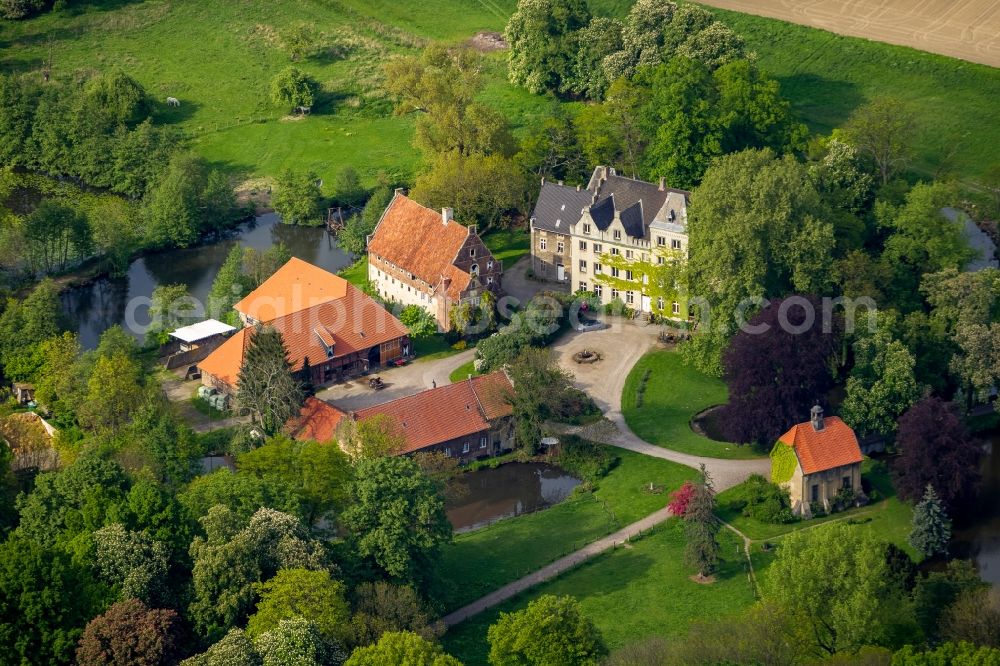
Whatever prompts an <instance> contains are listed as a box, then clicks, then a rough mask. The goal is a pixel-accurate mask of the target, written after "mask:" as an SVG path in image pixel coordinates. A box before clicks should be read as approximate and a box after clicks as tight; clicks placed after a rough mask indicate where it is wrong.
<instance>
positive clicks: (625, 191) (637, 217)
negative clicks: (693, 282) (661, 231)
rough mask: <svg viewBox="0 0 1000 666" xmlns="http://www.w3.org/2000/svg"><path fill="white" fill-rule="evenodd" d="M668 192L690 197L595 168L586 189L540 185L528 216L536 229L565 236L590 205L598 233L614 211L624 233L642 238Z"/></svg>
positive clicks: (682, 192)
mask: <svg viewBox="0 0 1000 666" xmlns="http://www.w3.org/2000/svg"><path fill="white" fill-rule="evenodd" d="M671 192H677V193H680V194H683V195H685V196H687V195H688V194H689V193H688V192H685V191H684V190H676V189H672V188H664V189H663V190H661V189H660V187H659V185H658V184H655V183H647V182H645V181H641V180H635V179H634V178H626V177H625V176H619V175H617V174H615V173H612V171H611V170H610V169H607V170H606V169H605V168H604V167H597V168H596V169H594V173H593V175H592V176H591V177H590V182H589V183H588V184H587V187H586V189H580V190H577V189H576V188H575V187H569V186H566V185H559V184H557V183H549V182H545V183H542V189H541V191H540V192H539V193H538V201H537V202H536V203H535V210H534V211H533V212H532V214H531V216H532V218H533V224H534V226H535V228H537V229H544V230H546V231H555V232H557V233H564V234H565V233H569V225H570V224H573V223H575V222H577V221H579V219H580V216H581V212H582V210H583V209H584V208H585V207H587V206H590V216H591V217H592V218H593V219H594V223H595V224H596V225H597V228H598V229H600V230H601V231H604V230H606V229H607V228H608V226H609V225H610V224H611V221H612V220H613V219H614V216H615V211H616V210H617V211H619V217H620V218H621V221H622V225H623V226H624V227H625V233H626V234H628V235H629V236H631V237H633V238H643V237H645V236H646V229H647V227H649V225H650V223H651V222H652V221H653V220H654V219H655V218H656V214H657V213H658V212H659V211H660V209H661V208H662V207H663V204H664V203H665V202H666V200H667V196H668V195H669V194H670V193H671ZM595 194H596V195H597V196H596V202H595V201H594V195H595ZM592 202H593V204H592Z"/></svg>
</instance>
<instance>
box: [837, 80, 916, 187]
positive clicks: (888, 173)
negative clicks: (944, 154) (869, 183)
mask: <svg viewBox="0 0 1000 666" xmlns="http://www.w3.org/2000/svg"><path fill="white" fill-rule="evenodd" d="M916 134H917V120H916V115H915V114H914V113H913V110H912V109H911V108H910V107H909V106H907V105H906V103H905V102H903V101H901V100H898V99H894V98H891V97H879V98H877V99H874V100H872V101H871V102H869V103H867V104H865V105H864V106H861V107H859V108H858V109H856V110H855V111H854V113H852V114H851V117H850V118H848V120H847V124H846V125H845V126H844V137H845V138H846V139H847V141H848V143H851V144H853V145H855V146H857V147H858V149H859V150H861V152H863V153H864V154H866V155H868V157H869V158H871V160H872V161H873V162H874V163H875V167H876V169H877V171H878V175H879V181H880V183H881V184H882V185H883V186H884V185H885V184H887V183H888V182H889V181H890V180H892V179H893V178H894V177H895V176H896V175H897V174H898V173H899V172H900V171H902V170H903V169H905V168H906V167H907V166H908V165H909V161H910V158H911V156H912V150H913V140H914V138H915V137H916Z"/></svg>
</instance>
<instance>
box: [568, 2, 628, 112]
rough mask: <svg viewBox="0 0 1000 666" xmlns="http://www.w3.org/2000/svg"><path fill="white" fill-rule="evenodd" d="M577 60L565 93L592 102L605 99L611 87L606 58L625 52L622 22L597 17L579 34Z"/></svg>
mask: <svg viewBox="0 0 1000 666" xmlns="http://www.w3.org/2000/svg"><path fill="white" fill-rule="evenodd" d="M576 40H577V48H576V57H575V58H574V59H573V62H572V65H571V67H570V71H569V75H568V76H567V77H566V81H565V82H564V83H563V88H564V90H565V92H569V93H571V94H573V95H578V96H581V97H587V98H589V99H592V100H600V99H601V98H602V97H604V91H605V90H607V88H608V86H609V85H610V84H611V80H609V78H608V75H607V72H606V71H605V69H604V59H605V58H607V57H608V56H611V55H613V54H615V53H618V52H619V51H621V49H622V23H621V21H619V20H618V19H613V18H606V17H603V16H595V17H594V18H592V19H590V23H588V24H587V25H586V26H584V27H582V28H580V30H579V31H577V33H576Z"/></svg>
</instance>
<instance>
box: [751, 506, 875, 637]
mask: <svg viewBox="0 0 1000 666" xmlns="http://www.w3.org/2000/svg"><path fill="white" fill-rule="evenodd" d="M887 566H888V565H887V564H886V558H885V546H884V545H883V544H881V543H879V542H877V541H876V540H875V538H874V537H873V536H871V535H869V534H867V533H864V532H859V531H858V530H857V529H852V528H851V526H849V525H845V524H843V523H833V524H830V525H828V526H824V527H823V528H822V529H814V530H802V531H800V532H793V533H792V534H790V535H788V537H787V538H786V539H785V540H784V541H782V544H781V547H780V549H779V550H778V556H777V558H776V559H775V561H774V563H773V564H772V565H771V567H770V569H768V572H767V583H768V594H769V595H770V597H771V598H772V599H774V600H775V601H776V602H778V603H779V604H782V605H783V606H784V607H785V608H786V609H788V611H789V612H790V613H791V614H792V617H793V619H794V620H795V621H796V622H800V623H803V624H804V625H805V626H807V627H809V628H810V629H811V631H812V636H813V640H814V641H815V643H814V645H815V647H816V648H818V649H819V650H820V651H822V652H824V653H828V654H833V653H836V652H842V651H853V650H856V649H857V648H859V647H861V646H862V645H869V644H871V643H874V642H876V641H878V640H879V638H880V637H881V634H882V631H883V629H884V627H885V625H886V622H887V621H888V619H889V615H888V614H887V609H888V608H890V607H891V606H890V605H889V604H890V603H891V602H892V601H893V598H892V594H891V592H892V589H893V585H894V582H893V581H892V580H891V579H890V576H889V575H888V569H887Z"/></svg>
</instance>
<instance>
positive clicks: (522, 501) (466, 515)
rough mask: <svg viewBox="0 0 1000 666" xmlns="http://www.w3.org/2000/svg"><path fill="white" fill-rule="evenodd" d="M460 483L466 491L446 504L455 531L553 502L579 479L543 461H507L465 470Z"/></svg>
mask: <svg viewBox="0 0 1000 666" xmlns="http://www.w3.org/2000/svg"><path fill="white" fill-rule="evenodd" d="M462 483H463V484H464V485H465V487H466V489H467V490H468V493H467V494H465V495H464V496H463V497H462V499H460V500H458V501H456V502H453V503H450V504H449V505H448V507H447V509H448V520H450V521H451V524H452V526H453V527H454V528H455V530H456V531H459V532H461V531H467V530H470V529H475V528H477V527H482V526H484V525H488V524H489V523H491V522H493V521H495V520H497V519H499V518H506V517H510V516H517V515H520V514H522V513H529V512H531V511H537V510H538V509H544V508H545V507H549V506H552V505H553V504H557V503H559V502H561V501H562V500H564V499H566V497H568V496H569V494H570V493H571V492H572V491H573V488H575V487H576V486H578V485H579V484H580V480H579V479H577V478H576V477H573V476H571V475H569V474H568V473H567V472H566V471H564V470H562V469H559V468H558V467H553V466H552V465H546V464H544V463H509V464H507V465H502V466H500V467H498V468H496V469H484V470H479V471H478V472H470V473H468V474H465V475H464V476H463V477H462Z"/></svg>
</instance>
